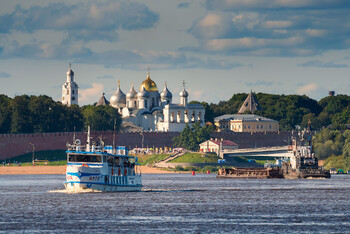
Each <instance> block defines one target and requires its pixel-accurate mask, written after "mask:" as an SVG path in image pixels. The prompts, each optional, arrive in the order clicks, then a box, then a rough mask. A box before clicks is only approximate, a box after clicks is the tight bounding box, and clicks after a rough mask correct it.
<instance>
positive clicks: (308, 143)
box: [216, 120, 331, 179]
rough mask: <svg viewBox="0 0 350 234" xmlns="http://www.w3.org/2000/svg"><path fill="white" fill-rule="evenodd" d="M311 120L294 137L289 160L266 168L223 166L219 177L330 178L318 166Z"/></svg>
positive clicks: (285, 159) (329, 175)
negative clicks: (305, 127) (306, 126)
mask: <svg viewBox="0 0 350 234" xmlns="http://www.w3.org/2000/svg"><path fill="white" fill-rule="evenodd" d="M310 125H311V122H310V120H309V124H308V128H307V129H305V130H304V131H302V132H301V133H299V137H298V139H299V140H297V138H294V139H293V145H292V146H290V151H289V157H288V158H289V160H288V158H284V159H283V160H277V161H276V164H274V165H272V164H265V167H264V168H249V167H245V168H235V167H232V168H221V169H219V171H218V174H217V176H216V177H217V178H236V179H239V178H240V179H269V178H284V179H307V178H330V177H331V174H330V173H329V171H326V170H324V169H323V168H322V167H319V166H318V158H317V157H316V155H315V152H314V149H313V146H312V140H311V138H312V132H311V131H310Z"/></svg>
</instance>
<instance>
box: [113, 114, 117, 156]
mask: <svg viewBox="0 0 350 234" xmlns="http://www.w3.org/2000/svg"><path fill="white" fill-rule="evenodd" d="M116 125H117V119H114V129H113V154H115V129H116Z"/></svg>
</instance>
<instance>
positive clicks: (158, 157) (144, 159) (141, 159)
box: [130, 154, 170, 166]
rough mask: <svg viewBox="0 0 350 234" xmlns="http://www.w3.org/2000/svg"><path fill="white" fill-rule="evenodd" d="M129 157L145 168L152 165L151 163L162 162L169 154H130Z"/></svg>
mask: <svg viewBox="0 0 350 234" xmlns="http://www.w3.org/2000/svg"><path fill="white" fill-rule="evenodd" d="M130 156H134V157H137V162H138V163H140V164H141V166H146V165H147V164H149V165H152V164H153V163H157V162H159V161H162V160H163V159H165V158H167V157H169V156H170V154H133V155H132V154H130Z"/></svg>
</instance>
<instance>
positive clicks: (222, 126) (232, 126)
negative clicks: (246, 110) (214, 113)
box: [214, 114, 279, 132]
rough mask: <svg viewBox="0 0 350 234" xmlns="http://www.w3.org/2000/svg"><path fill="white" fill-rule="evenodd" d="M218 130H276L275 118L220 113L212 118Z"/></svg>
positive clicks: (277, 127)
mask: <svg viewBox="0 0 350 234" xmlns="http://www.w3.org/2000/svg"><path fill="white" fill-rule="evenodd" d="M214 122H215V126H216V127H217V129H218V131H225V130H229V131H234V132H277V131H278V130H279V123H278V121H277V120H273V119H269V118H265V117H262V116H259V115H252V114H244V115H241V114H235V115H222V116H218V117H216V118H215V119H214Z"/></svg>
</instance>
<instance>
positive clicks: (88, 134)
mask: <svg viewBox="0 0 350 234" xmlns="http://www.w3.org/2000/svg"><path fill="white" fill-rule="evenodd" d="M86 151H90V125H89V126H88V132H87V141H86Z"/></svg>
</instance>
